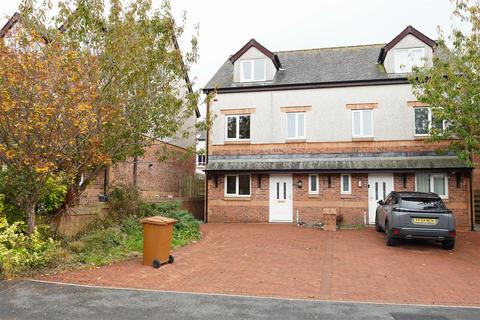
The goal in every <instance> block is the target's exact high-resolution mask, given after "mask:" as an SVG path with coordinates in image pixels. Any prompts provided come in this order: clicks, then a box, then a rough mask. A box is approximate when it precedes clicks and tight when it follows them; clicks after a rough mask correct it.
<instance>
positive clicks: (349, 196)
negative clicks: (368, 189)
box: [340, 193, 353, 199]
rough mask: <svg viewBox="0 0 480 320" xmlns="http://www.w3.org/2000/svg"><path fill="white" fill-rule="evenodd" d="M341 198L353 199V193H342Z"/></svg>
mask: <svg viewBox="0 0 480 320" xmlns="http://www.w3.org/2000/svg"><path fill="white" fill-rule="evenodd" d="M340 198H341V199H353V195H352V194H351V193H349V194H346V193H345V194H340Z"/></svg>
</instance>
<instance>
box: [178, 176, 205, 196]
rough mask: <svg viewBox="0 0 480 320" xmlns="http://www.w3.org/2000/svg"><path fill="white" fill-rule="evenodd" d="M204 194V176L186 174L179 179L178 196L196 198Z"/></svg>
mask: <svg viewBox="0 0 480 320" xmlns="http://www.w3.org/2000/svg"><path fill="white" fill-rule="evenodd" d="M204 196H205V178H200V177H195V176H186V177H183V178H182V180H180V197H188V198H197V197H204Z"/></svg>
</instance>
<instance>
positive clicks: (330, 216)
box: [323, 208, 337, 231]
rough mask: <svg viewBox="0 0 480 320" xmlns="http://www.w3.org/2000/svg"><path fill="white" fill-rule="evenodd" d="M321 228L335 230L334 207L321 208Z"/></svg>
mask: <svg viewBox="0 0 480 320" xmlns="http://www.w3.org/2000/svg"><path fill="white" fill-rule="evenodd" d="M323 230H325V231H337V209H336V208H324V209H323Z"/></svg>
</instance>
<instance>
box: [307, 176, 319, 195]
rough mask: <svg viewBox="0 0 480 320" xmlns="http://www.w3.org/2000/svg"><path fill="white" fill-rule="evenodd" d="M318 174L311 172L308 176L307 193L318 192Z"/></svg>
mask: <svg viewBox="0 0 480 320" xmlns="http://www.w3.org/2000/svg"><path fill="white" fill-rule="evenodd" d="M318 192H319V189H318V174H311V175H309V176H308V193H309V194H318Z"/></svg>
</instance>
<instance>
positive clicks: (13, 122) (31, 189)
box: [0, 26, 109, 233]
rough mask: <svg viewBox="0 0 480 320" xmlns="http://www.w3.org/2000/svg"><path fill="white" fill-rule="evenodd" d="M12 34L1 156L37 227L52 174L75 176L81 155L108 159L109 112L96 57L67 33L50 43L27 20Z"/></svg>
mask: <svg viewBox="0 0 480 320" xmlns="http://www.w3.org/2000/svg"><path fill="white" fill-rule="evenodd" d="M8 40H9V41H8V46H7V45H6V43H5V42H6V41H4V42H1V43H0V161H1V162H2V163H4V164H6V165H7V166H8V168H9V173H10V175H9V176H7V178H6V183H7V184H9V183H10V184H11V185H12V187H15V190H17V193H18V195H17V199H16V200H17V202H18V205H19V206H20V207H21V208H23V209H24V210H25V212H27V215H28V227H29V232H30V233H31V232H32V231H33V228H34V227H35V207H36V205H37V203H38V201H39V199H41V198H42V197H43V196H45V192H46V190H45V185H46V182H47V180H48V179H49V178H58V176H61V177H62V178H64V179H67V180H70V181H73V180H74V177H75V175H76V172H77V168H76V165H77V163H78V162H79V161H80V162H84V163H90V164H93V165H96V164H106V163H108V162H109V157H108V156H107V155H106V154H104V153H103V152H102V148H99V140H100V139H101V122H102V121H108V115H109V112H108V110H106V108H104V107H101V105H97V104H94V101H95V99H96V98H97V96H98V84H99V79H100V78H99V73H98V72H96V70H98V62H97V61H96V59H95V58H94V57H93V56H92V55H90V54H88V53H87V52H81V51H78V50H75V49H74V48H70V47H69V46H68V45H66V44H65V43H64V42H63V41H62V39H61V34H59V35H58V38H56V39H54V40H53V41H51V42H50V43H48V45H46V44H45V39H44V35H42V34H38V33H36V31H34V30H31V29H28V27H27V26H24V27H23V28H21V29H20V30H18V29H17V32H16V34H15V35H13V36H10V37H9V38H8ZM74 158H75V160H73V159H74ZM72 160H73V161H72Z"/></svg>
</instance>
